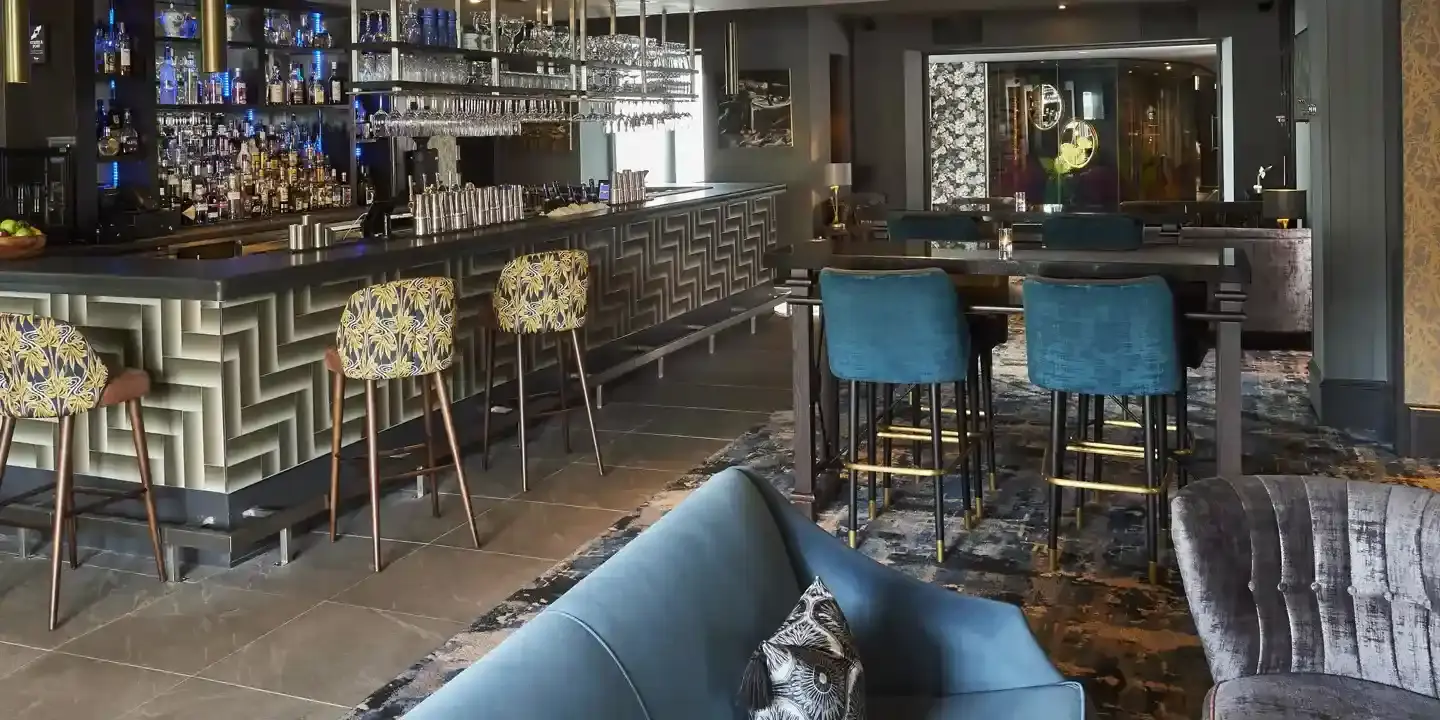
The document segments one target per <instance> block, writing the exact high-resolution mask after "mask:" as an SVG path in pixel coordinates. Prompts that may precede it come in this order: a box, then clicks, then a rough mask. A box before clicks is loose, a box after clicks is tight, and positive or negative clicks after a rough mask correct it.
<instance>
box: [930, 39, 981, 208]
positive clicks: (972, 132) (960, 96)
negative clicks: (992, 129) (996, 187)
mask: <svg viewBox="0 0 1440 720" xmlns="http://www.w3.org/2000/svg"><path fill="white" fill-rule="evenodd" d="M985 77H986V72H985V63H977V62H958V63H932V64H931V65H930V77H929V78H928V81H929V84H930V157H929V158H928V159H927V160H928V162H929V165H930V168H929V170H930V204H931V205H932V206H933V205H935V204H937V203H944V202H949V201H950V200H951V199H953V198H965V197H987V196H988V195H989V194H990V190H989V187H990V184H989V177H988V172H987V163H986V161H985V157H986V149H987V148H986V142H987V139H988V135H989V133H988V132H987V130H988V127H987V118H986V113H985Z"/></svg>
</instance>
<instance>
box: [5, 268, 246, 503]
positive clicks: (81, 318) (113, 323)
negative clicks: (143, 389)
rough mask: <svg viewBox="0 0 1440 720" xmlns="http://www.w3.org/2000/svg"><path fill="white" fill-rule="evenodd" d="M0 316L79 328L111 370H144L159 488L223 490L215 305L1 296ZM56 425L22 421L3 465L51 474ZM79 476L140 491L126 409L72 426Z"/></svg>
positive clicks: (146, 412) (147, 416)
mask: <svg viewBox="0 0 1440 720" xmlns="http://www.w3.org/2000/svg"><path fill="white" fill-rule="evenodd" d="M0 312H22V313H35V314H37V315H48V316H50V317H54V318H58V319H60V320H64V321H66V322H69V323H72V324H74V325H75V326H77V327H79V328H80V330H81V332H83V333H84V334H85V337H86V338H88V339H89V340H90V342H91V344H92V345H94V347H95V349H96V350H97V351H98V352H99V353H100V355H101V356H102V357H103V358H104V359H105V362H106V363H107V364H108V365H110V366H111V367H140V368H145V369H146V370H148V371H149V372H150V373H151V376H152V378H154V379H155V380H156V387H155V388H154V391H153V392H152V393H151V394H150V396H149V397H147V398H146V399H145V403H144V408H145V410H144V417H145V430H146V436H147V441H148V444H149V451H150V459H151V468H152V470H153V472H154V479H155V481H156V482H158V483H160V484H163V485H176V486H181V487H188V488H197V489H198V488H214V487H217V486H221V487H223V484H224V478H225V425H224V423H223V421H222V419H221V418H220V416H219V411H220V408H221V407H222V402H221V398H222V395H223V393H222V385H223V384H224V381H223V376H222V373H221V338H220V308H219V304H218V303H216V302H214V301H203V300H159V299H151V298H124V297H109V296H84V295H61V294H56V295H51V294H30V293H15V292H5V293H0ZM55 432H56V423H55V422H54V421H53V420H22V421H20V424H19V425H18V426H17V428H16V430H15V440H14V444H13V446H12V447H11V449H10V459H9V464H11V465H15V466H17V467H31V468H42V469H46V470H53V469H54V468H55V450H54V443H55ZM74 460H75V472H76V473H77V474H80V475H89V476H100V477H109V478H117V479H121V480H128V481H132V482H138V481H139V471H138V469H137V466H136V462H135V449H134V444H133V441H132V440H131V435H130V420H129V418H128V417H127V416H126V414H125V410H124V409H123V408H103V409H97V410H94V411H91V412H88V413H84V414H82V415H80V416H78V417H77V418H76V424H75V451H74Z"/></svg>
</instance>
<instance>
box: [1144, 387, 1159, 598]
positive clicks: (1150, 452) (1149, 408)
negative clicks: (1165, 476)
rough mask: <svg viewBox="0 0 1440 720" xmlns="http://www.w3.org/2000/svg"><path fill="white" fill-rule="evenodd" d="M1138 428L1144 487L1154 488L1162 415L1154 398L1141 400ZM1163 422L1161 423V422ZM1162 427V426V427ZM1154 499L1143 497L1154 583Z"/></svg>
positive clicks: (1156, 555) (1156, 540) (1156, 530)
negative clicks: (1157, 426)
mask: <svg viewBox="0 0 1440 720" xmlns="http://www.w3.org/2000/svg"><path fill="white" fill-rule="evenodd" d="M1140 415H1141V418H1140V426H1141V428H1142V429H1143V430H1144V433H1143V434H1144V435H1145V487H1147V488H1151V489H1153V488H1154V487H1155V483H1156V478H1155V417H1156V416H1157V415H1160V416H1161V417H1163V413H1159V412H1156V409H1155V398H1154V397H1151V396H1146V397H1145V398H1144V399H1143V400H1141V410H1140ZM1162 422H1163V421H1162ZM1162 427H1163V426H1162ZM1156 499H1157V496H1156V495H1155V493H1147V494H1146V495H1145V550H1146V552H1147V553H1149V557H1150V564H1149V568H1148V574H1149V578H1150V582H1151V583H1154V582H1155V581H1156V575H1157V574H1158V571H1159V568H1160V562H1159V560H1160V553H1159V549H1160V548H1159V546H1160V543H1159V537H1160V532H1159V526H1158V524H1157V523H1156V520H1157V518H1156V508H1155V505H1156Z"/></svg>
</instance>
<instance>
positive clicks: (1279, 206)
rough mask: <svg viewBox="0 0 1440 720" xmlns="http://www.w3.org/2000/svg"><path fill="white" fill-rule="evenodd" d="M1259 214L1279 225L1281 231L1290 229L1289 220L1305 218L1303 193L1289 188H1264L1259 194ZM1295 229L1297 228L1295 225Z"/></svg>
mask: <svg viewBox="0 0 1440 720" xmlns="http://www.w3.org/2000/svg"><path fill="white" fill-rule="evenodd" d="M1260 202H1261V205H1260V209H1261V214H1262V215H1264V217H1266V218H1267V219H1270V220H1274V221H1275V222H1277V223H1279V224H1280V227H1281V228H1282V229H1286V228H1289V227H1290V221H1291V220H1301V219H1304V217H1305V191H1304V190H1295V189H1291V188H1277V189H1272V188H1265V189H1264V190H1263V191H1262V192H1261V193H1260ZM1296 227H1299V225H1298V224H1297V225H1296Z"/></svg>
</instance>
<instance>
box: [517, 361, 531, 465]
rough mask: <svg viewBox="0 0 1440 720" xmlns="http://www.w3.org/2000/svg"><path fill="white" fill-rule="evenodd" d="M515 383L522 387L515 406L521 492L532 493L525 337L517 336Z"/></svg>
mask: <svg viewBox="0 0 1440 720" xmlns="http://www.w3.org/2000/svg"><path fill="white" fill-rule="evenodd" d="M515 382H516V384H518V385H519V386H520V388H519V394H518V395H517V397H516V400H515V404H516V405H517V406H518V407H519V409H520V422H519V429H520V492H530V456H529V453H527V452H526V450H525V442H526V437H525V405H526V402H525V336H524V335H518V334H517V335H516V336H515Z"/></svg>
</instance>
